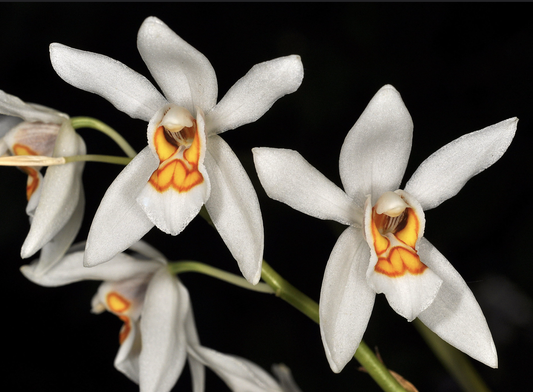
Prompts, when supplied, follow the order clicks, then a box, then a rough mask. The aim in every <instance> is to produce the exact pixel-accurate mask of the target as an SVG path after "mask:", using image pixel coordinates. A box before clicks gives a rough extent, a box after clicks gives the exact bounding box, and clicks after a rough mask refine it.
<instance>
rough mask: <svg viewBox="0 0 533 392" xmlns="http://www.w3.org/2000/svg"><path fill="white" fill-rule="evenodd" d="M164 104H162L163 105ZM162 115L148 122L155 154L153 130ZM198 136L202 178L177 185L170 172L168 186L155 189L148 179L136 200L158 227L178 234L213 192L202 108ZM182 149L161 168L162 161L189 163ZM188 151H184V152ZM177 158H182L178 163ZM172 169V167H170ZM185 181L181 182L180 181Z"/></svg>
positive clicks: (150, 144)
mask: <svg viewBox="0 0 533 392" xmlns="http://www.w3.org/2000/svg"><path fill="white" fill-rule="evenodd" d="M164 108H165V107H163V109H164ZM158 118H159V116H155V117H154V118H153V119H152V121H150V124H149V125H148V141H149V146H150V149H151V151H152V153H153V155H154V156H157V150H156V148H155V146H154V142H153V137H154V133H155V131H156V130H157V128H159V125H158V122H157V120H158ZM196 121H197V136H198V137H199V145H200V151H199V152H198V154H199V160H198V162H197V167H196V170H197V173H195V174H198V173H200V177H201V182H200V183H198V184H195V185H192V187H190V188H189V189H184V190H183V189H179V190H178V189H175V187H174V186H175V185H176V184H175V183H174V173H173V174H172V176H169V177H171V178H169V179H168V180H167V181H168V184H166V187H167V188H166V189H163V190H161V189H156V187H155V186H154V185H153V184H152V182H151V181H150V182H149V181H146V183H145V185H144V187H143V188H142V189H141V191H140V192H139V194H138V196H137V203H138V204H139V206H140V207H141V208H142V210H143V211H144V213H145V214H146V216H147V217H148V218H149V219H150V220H151V221H152V223H153V224H154V225H155V226H157V228H158V229H159V230H161V231H163V232H165V233H167V234H171V235H178V234H179V233H181V232H182V231H183V230H184V229H185V227H187V225H188V224H189V223H190V222H191V221H192V220H193V219H194V218H195V217H196V215H198V212H200V209H201V208H202V206H203V205H204V204H205V202H206V200H207V199H208V198H209V195H210V193H211V181H210V178H209V175H208V172H207V170H206V167H205V165H204V159H205V155H206V137H205V132H204V129H205V123H204V117H203V114H202V112H201V110H199V111H198V113H197V119H196ZM180 152H181V149H178V150H177V153H176V154H175V155H173V156H171V157H169V158H168V159H166V160H165V161H164V162H161V164H160V165H159V168H161V167H162V165H166V166H165V167H171V165H173V164H176V166H175V167H182V164H183V165H190V163H183V161H184V160H185V161H186V159H184V158H183V157H180V156H179V154H180ZM184 154H185V153H182V155H184ZM176 161H179V162H177V163H176ZM171 170H172V169H171ZM178 185H182V184H178Z"/></svg>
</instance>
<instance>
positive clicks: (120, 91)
mask: <svg viewBox="0 0 533 392" xmlns="http://www.w3.org/2000/svg"><path fill="white" fill-rule="evenodd" d="M50 60H51V61H52V66H53V67H54V70H55V71H56V72H57V74H58V75H59V76H60V77H61V79H63V80H64V81H65V82H67V83H69V84H71V85H73V86H74V87H77V88H79V89H82V90H85V91H88V92H91V93H95V94H98V95H100V96H101V97H103V98H105V99H107V100H108V101H109V102H111V103H112V104H113V105H114V106H115V107H116V108H117V109H118V110H120V111H122V112H124V113H126V114H128V115H130V116H131V117H133V118H139V119H141V120H146V121H149V120H150V118H152V116H153V115H154V114H155V112H157V110H158V109H159V108H160V107H161V106H164V105H166V104H167V101H166V99H165V98H164V97H163V96H162V95H161V93H160V92H159V91H157V90H156V88H155V87H154V86H153V85H152V83H150V81H149V80H148V79H146V78H145V77H144V76H142V75H140V74H138V73H137V72H135V71H134V70H132V69H131V68H129V67H127V66H126V65H124V64H122V63H121V62H119V61H117V60H114V59H112V58H110V57H107V56H103V55H101V54H97V53H92V52H86V51H83V50H78V49H74V48H69V47H68V46H65V45H61V44H58V43H53V44H51V45H50Z"/></svg>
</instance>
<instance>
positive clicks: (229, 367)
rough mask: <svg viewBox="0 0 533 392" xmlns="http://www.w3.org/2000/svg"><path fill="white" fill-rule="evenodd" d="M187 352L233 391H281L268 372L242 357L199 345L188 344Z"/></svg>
mask: <svg viewBox="0 0 533 392" xmlns="http://www.w3.org/2000/svg"><path fill="white" fill-rule="evenodd" d="M189 353H190V354H191V355H192V356H194V357H195V358H197V359H198V360H199V361H201V362H202V363H203V364H204V365H206V366H207V367H209V368H210V369H211V370H212V371H214V372H215V373H216V374H217V375H218V376H219V377H220V378H221V379H222V380H224V382H225V383H226V384H227V385H228V387H229V388H230V389H231V390H232V391H233V392H267V391H268V392H270V391H271V392H282V390H281V387H280V386H279V384H278V383H277V382H276V380H274V378H273V377H272V376H271V375H270V374H268V373H267V372H266V371H265V370H263V369H262V368H261V367H259V366H257V365H256V364H254V363H253V362H250V361H248V360H246V359H244V358H240V357H237V356H233V355H227V354H222V353H220V352H218V351H215V350H211V349H210V348H207V347H203V346H200V345H190V346H189Z"/></svg>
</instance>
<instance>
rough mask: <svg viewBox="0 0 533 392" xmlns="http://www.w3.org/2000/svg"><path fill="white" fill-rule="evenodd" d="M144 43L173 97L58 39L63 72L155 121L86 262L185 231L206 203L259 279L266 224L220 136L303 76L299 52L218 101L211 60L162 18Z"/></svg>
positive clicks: (56, 52) (244, 267)
mask: <svg viewBox="0 0 533 392" xmlns="http://www.w3.org/2000/svg"><path fill="white" fill-rule="evenodd" d="M137 46H138V49H139V52H140V54H141V56H142V58H143V60H144V62H145V63H146V65H147V66H148V69H149V70H150V73H151V74H152V76H153V77H154V79H155V80H156V81H157V83H158V85H159V86H160V87H161V90H162V91H163V93H164V94H165V96H163V95H161V93H160V92H159V91H158V90H157V89H156V88H155V87H154V86H153V85H152V83H150V82H149V81H148V79H146V78H145V77H144V76H142V75H140V74H138V73H137V72H135V71H133V70H132V69H130V68H128V67H127V66H125V65H124V64H122V63H120V62H118V61H116V60H113V59H111V58H109V57H106V56H103V55H100V54H96V53H91V52H85V51H81V50H77V49H73V48H69V47H67V46H64V45H61V44H57V43H54V44H52V45H51V46H50V58H51V61H52V65H53V67H54V69H55V70H56V72H57V73H58V75H59V76H60V77H61V78H63V79H64V80H65V81H66V82H68V83H70V84H72V85H73V86H76V87H78V88H80V89H83V90H86V91H89V92H93V93H96V94H98V95H100V96H102V97H104V98H105V99H107V100H108V101H110V102H111V103H112V104H113V105H114V106H115V107H116V108H117V109H119V110H121V111H123V112H124V113H126V114H128V115H130V116H131V117H133V118H138V119H142V120H145V121H148V132H147V137H148V146H147V147H146V148H145V149H144V150H142V151H141V152H140V153H139V154H138V155H137V157H136V158H135V159H133V161H132V162H131V163H130V164H129V165H128V166H127V167H126V168H125V169H124V170H123V171H122V172H121V173H120V174H119V176H118V177H117V178H116V179H115V181H114V182H113V183H112V184H111V186H110V187H109V189H108V191H107V192H106V194H105V196H104V198H103V199H102V202H101V204H100V207H99V209H98V211H97V212H96V214H95V217H94V220H93V223H92V226H91V229H90V232H89V236H88V239H87V249H86V257H85V264H86V265H88V266H92V265H96V264H99V263H102V262H105V261H107V260H109V259H111V258H112V257H113V256H114V255H116V254H117V253H119V252H121V251H123V250H124V249H126V248H128V247H129V246H130V245H131V244H133V243H135V242H136V241H137V240H139V239H140V238H142V237H143V236H144V235H145V234H146V233H147V232H148V231H149V230H150V229H151V228H152V227H153V226H154V225H155V226H157V227H158V228H159V229H160V230H162V231H164V232H165V233H168V234H171V235H177V234H179V233H180V232H181V231H182V230H183V229H184V228H185V227H186V226H187V225H188V224H189V222H190V221H191V220H192V219H193V218H194V217H195V216H196V215H197V214H198V212H199V211H200V208H201V207H202V206H203V205H204V204H205V206H206V208H207V211H208V212H209V215H210V217H211V219H212V221H213V223H214V225H215V227H216V228H217V230H218V231H219V233H220V235H221V237H222V239H223V240H224V242H225V243H226V245H227V246H228V248H229V250H230V252H231V253H232V255H233V256H234V257H235V259H236V260H237V262H238V264H239V267H240V269H241V271H242V273H243V275H244V277H245V278H246V279H247V280H248V281H249V282H251V283H254V284H255V283H257V282H258V281H259V278H260V275H261V262H262V257H263V243H264V239H263V225H262V217H261V211H260V209H259V203H258V200H257V195H256V193H255V190H254V188H253V186H252V184H251V181H250V179H249V178H248V175H247V174H246V171H245V170H244V168H243V167H242V165H241V163H240V162H239V160H238V158H237V157H236V155H235V154H234V152H233V151H232V150H231V148H230V147H229V146H228V145H227V144H226V142H224V140H223V139H222V138H221V137H220V136H218V135H219V134H221V133H223V132H225V131H227V130H230V129H234V128H237V127H239V126H241V125H244V124H247V123H250V122H253V121H256V120H257V119H258V118H260V117H261V116H262V115H263V114H264V113H265V112H266V111H267V110H268V109H269V108H270V107H271V106H272V105H273V104H274V102H275V101H276V100H277V99H279V98H281V97H282V96H284V95H285V94H289V93H292V92H294V91H296V89H297V88H298V87H299V86H300V84H301V82H302V79H303V67H302V63H301V60H300V57H299V56H295V55H293V56H288V57H281V58H277V59H274V60H271V61H267V62H264V63H260V64H257V65H255V66H254V67H253V68H252V69H251V70H250V71H249V72H248V73H247V74H246V75H245V76H244V77H243V78H241V79H240V80H239V81H238V82H237V83H236V84H235V85H234V86H233V87H232V88H231V89H230V90H229V91H228V92H227V94H226V95H225V96H224V98H223V99H222V100H221V101H220V102H219V103H218V104H217V94H218V91H217V90H218V87H217V79H216V76H215V71H214V69H213V67H212V66H211V64H210V63H209V61H208V60H207V58H206V57H205V56H204V55H203V54H201V53H200V52H199V51H197V50H196V49H195V48H193V47H192V46H191V45H189V44H188V43H187V42H185V41H184V40H183V39H181V38H180V37H179V36H178V35H176V34H175V33H174V32H173V31H172V30H171V29H170V28H168V26H166V25H165V24H164V23H163V22H161V21H160V20H159V19H157V18H155V17H149V18H147V19H146V20H145V21H144V22H143V24H142V26H141V28H140V30H139V33H138V37H137Z"/></svg>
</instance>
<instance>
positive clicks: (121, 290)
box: [21, 241, 295, 392]
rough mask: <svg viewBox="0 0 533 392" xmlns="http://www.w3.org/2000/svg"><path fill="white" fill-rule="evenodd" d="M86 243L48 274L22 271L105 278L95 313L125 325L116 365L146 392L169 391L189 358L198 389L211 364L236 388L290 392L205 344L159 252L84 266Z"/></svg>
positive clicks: (134, 250)
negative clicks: (106, 314) (201, 342)
mask: <svg viewBox="0 0 533 392" xmlns="http://www.w3.org/2000/svg"><path fill="white" fill-rule="evenodd" d="M83 246H84V244H83V243H81V244H76V245H74V246H73V247H72V248H71V249H70V250H69V252H68V253H67V254H66V255H65V256H64V258H62V259H61V261H60V262H59V263H57V264H55V265H54V266H53V267H52V268H51V269H49V270H48V271H47V272H46V273H45V274H39V275H37V274H36V273H35V267H36V265H38V261H34V262H32V263H31V264H30V265H25V266H23V267H22V268H21V271H22V273H23V274H24V275H25V276H26V277H27V278H28V279H29V280H31V281H32V282H34V283H36V284H39V285H41V286H46V287H57V286H63V285H66V284H70V283H74V282H78V281H83V280H102V281H103V282H102V283H101V285H100V286H99V288H98V291H97V293H96V294H95V295H94V297H93V300H92V311H93V313H101V312H103V311H106V310H107V311H109V312H111V313H113V314H115V315H116V316H117V317H119V318H120V319H121V320H122V322H123V323H124V324H123V326H122V328H121V330H120V333H119V339H118V340H119V344H120V348H119V350H118V353H117V355H116V357H115V368H117V369H118V370H119V371H120V372H122V373H124V374H125V375H126V376H127V377H128V378H129V379H130V380H132V381H133V382H135V383H137V384H139V387H140V391H141V392H165V391H170V390H171V389H172V388H173V387H174V385H175V384H176V382H177V381H178V379H179V377H180V375H181V373H182V371H183V368H184V366H185V362H186V361H188V363H189V369H190V371H191V375H192V384H193V390H194V391H195V392H200V391H203V390H204V386H205V366H207V367H209V368H210V369H211V370H213V371H214V372H215V373H216V374H217V375H218V376H220V377H221V378H222V380H223V381H224V382H225V383H226V384H227V385H228V386H229V387H230V389H231V390H233V391H241V392H266V391H271V392H282V391H285V389H284V388H283V387H282V386H281V385H280V384H279V383H278V382H277V381H276V380H275V379H274V378H273V377H272V376H271V375H269V374H268V373H267V372H266V371H265V370H263V369H262V368H261V367H259V366H257V365H256V364H254V363H252V362H250V361H248V360H246V359H244V358H240V357H236V356H233V355H227V354H223V353H221V352H218V351H215V350H213V349H210V348H207V347H204V346H202V345H201V344H200V340H199V337H198V334H197V331H196V326H195V323H194V315H193V310H192V305H191V301H190V297H189V292H188V291H187V289H186V287H185V286H184V285H183V284H182V283H181V281H180V280H179V279H178V278H177V277H176V276H175V275H172V274H170V273H169V270H168V268H167V267H168V264H167V260H166V258H165V257H164V255H163V254H161V253H160V252H159V251H158V250H157V249H155V248H153V247H152V246H150V245H148V244H147V243H146V242H143V241H139V242H137V243H135V244H133V245H132V246H131V247H130V251H131V254H126V253H119V254H118V255H116V256H115V257H114V258H113V259H112V260H110V261H109V262H108V263H104V264H100V265H97V266H95V267H93V268H86V267H84V266H83V253H84V252H83ZM280 382H283V383H284V384H286V381H280ZM291 382H292V383H294V381H292V380H291ZM294 385H295V384H294Z"/></svg>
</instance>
